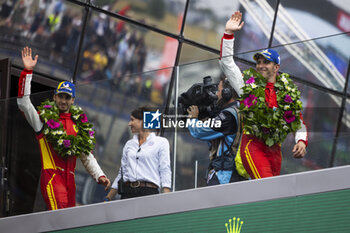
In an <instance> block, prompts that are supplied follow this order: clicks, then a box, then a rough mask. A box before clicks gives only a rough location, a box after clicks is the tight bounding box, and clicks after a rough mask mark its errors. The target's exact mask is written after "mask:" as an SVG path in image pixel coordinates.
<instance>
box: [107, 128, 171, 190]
mask: <svg viewBox="0 0 350 233" xmlns="http://www.w3.org/2000/svg"><path fill="white" fill-rule="evenodd" d="M169 147H170V146H169V142H168V140H167V139H166V138H164V137H159V136H156V135H155V134H154V133H150V135H148V137H147V139H146V141H145V142H144V143H143V144H142V145H141V146H139V140H138V136H137V135H134V137H133V138H132V139H130V140H129V141H127V142H126V144H125V146H124V148H123V156H122V161H121V167H122V171H123V181H124V182H127V181H130V182H135V181H147V182H152V183H154V184H156V185H158V187H162V188H164V187H167V188H170V187H171V170H170V150H169ZM120 178H121V169H119V173H118V176H117V178H115V180H114V182H113V184H112V188H114V189H118V181H119V180H120Z"/></svg>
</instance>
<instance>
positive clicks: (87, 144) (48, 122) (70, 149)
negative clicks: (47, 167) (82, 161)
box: [38, 100, 96, 157]
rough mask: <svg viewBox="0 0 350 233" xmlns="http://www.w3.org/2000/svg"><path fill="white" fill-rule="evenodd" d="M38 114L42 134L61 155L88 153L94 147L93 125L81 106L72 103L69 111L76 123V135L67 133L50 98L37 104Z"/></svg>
mask: <svg viewBox="0 0 350 233" xmlns="http://www.w3.org/2000/svg"><path fill="white" fill-rule="evenodd" d="M38 110H39V115H40V118H41V119H42V121H43V122H44V129H43V134H44V135H45V137H46V139H47V140H48V142H49V143H50V144H51V145H52V147H53V149H54V150H55V151H56V152H57V153H58V154H59V155H61V156H62V157H68V156H72V155H74V156H77V157H79V156H80V155H81V154H82V153H84V154H89V153H90V152H91V151H92V150H93V149H94V147H95V143H96V139H95V132H94V131H93V129H92V127H93V125H92V124H91V123H90V122H89V121H88V119H87V116H86V114H85V113H84V112H83V110H82V108H81V107H78V106H75V105H72V106H71V107H70V110H69V112H70V113H71V114H72V116H71V117H72V120H73V122H74V123H75V124H76V130H77V135H76V136H74V135H67V133H66V131H65V129H64V128H63V125H62V123H61V122H60V118H59V110H58V108H57V106H56V104H55V102H52V101H50V100H46V101H44V102H42V103H41V105H40V106H38Z"/></svg>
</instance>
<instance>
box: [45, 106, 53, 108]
mask: <svg viewBox="0 0 350 233" xmlns="http://www.w3.org/2000/svg"><path fill="white" fill-rule="evenodd" d="M44 108H52V106H51V105H44Z"/></svg>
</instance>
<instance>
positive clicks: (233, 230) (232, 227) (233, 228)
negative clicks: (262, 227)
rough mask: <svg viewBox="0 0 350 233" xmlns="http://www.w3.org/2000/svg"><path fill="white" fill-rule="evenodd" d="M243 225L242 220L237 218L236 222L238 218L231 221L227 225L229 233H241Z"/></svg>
mask: <svg viewBox="0 0 350 233" xmlns="http://www.w3.org/2000/svg"><path fill="white" fill-rule="evenodd" d="M242 225H243V221H240V218H237V221H236V217H233V218H232V219H229V220H228V223H225V227H226V230H227V233H240V232H241V228H242Z"/></svg>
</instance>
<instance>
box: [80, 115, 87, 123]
mask: <svg viewBox="0 0 350 233" xmlns="http://www.w3.org/2000/svg"><path fill="white" fill-rule="evenodd" d="M80 117H81V119H80V121H81V122H83V123H86V122H88V118H87V116H86V114H85V113H83V114H80Z"/></svg>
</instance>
